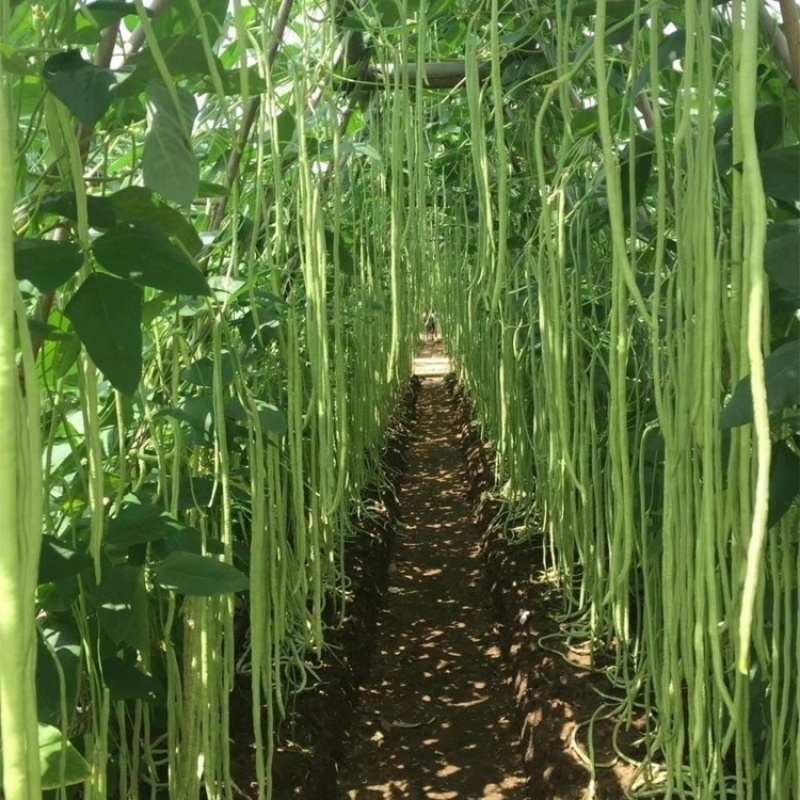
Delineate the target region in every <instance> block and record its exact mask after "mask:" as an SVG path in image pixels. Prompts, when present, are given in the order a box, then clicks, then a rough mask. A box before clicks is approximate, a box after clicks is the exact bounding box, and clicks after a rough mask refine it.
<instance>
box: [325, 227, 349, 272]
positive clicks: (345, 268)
mask: <svg viewBox="0 0 800 800" xmlns="http://www.w3.org/2000/svg"><path fill="white" fill-rule="evenodd" d="M335 240H336V237H335V236H334V233H333V231H330V230H326V231H325V246H326V248H327V251H328V258H329V259H330V262H331V263H334V258H335V256H337V255H338V257H339V269H340V270H341V271H342V272H343V273H344V274H345V275H352V274H353V271H354V269H355V265H354V264H353V252H352V250H351V249H350V248H349V247H348V246H347V242H345V240H344V239H343V238H342V237H341V236H340V237H339V246H338V248H336V249H334V243H335ZM336 251H338V252H336Z"/></svg>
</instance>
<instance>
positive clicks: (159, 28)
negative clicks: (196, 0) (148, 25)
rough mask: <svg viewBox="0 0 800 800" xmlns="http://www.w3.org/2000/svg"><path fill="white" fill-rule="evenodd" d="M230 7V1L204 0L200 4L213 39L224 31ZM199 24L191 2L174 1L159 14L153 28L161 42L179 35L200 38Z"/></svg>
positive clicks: (183, 0) (188, 0)
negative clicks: (224, 23)
mask: <svg viewBox="0 0 800 800" xmlns="http://www.w3.org/2000/svg"><path fill="white" fill-rule="evenodd" d="M228 5H229V3H228V0H203V2H202V4H200V6H199V8H200V9H202V13H203V20H204V22H205V24H206V28H207V29H208V31H209V32H210V33H211V35H212V37H213V36H214V35H219V33H220V32H221V31H222V30H223V27H222V24H223V22H224V20H225V14H226V12H227V10H228ZM198 23H199V20H198V19H197V16H196V14H195V11H194V8H193V7H192V2H191V0H172V2H171V3H169V5H168V6H166V7H165V9H164V11H163V13H161V14H159V15H158V17H157V18H156V19H155V21H154V23H153V27H154V28H155V32H156V34H157V35H158V38H159V40H161V39H162V38H164V37H168V36H173V35H175V34H179V33H189V34H191V36H194V37H198V35H199V33H200V31H199V29H198ZM212 43H213V41H212Z"/></svg>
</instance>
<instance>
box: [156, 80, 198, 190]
mask: <svg viewBox="0 0 800 800" xmlns="http://www.w3.org/2000/svg"><path fill="white" fill-rule="evenodd" d="M176 92H177V94H178V100H179V103H180V107H179V108H176V106H175V103H174V102H173V99H172V96H171V94H170V92H169V91H168V90H167V87H166V86H165V85H164V84H163V83H161V82H160V81H156V80H153V81H150V83H148V84H147V134H146V135H145V137H144V151H143V153H142V171H143V175H144V183H145V186H147V187H148V188H149V189H152V190H153V191H155V192H158V193H159V194H160V195H162V197H165V198H166V199H167V200H172V201H173V202H175V203H179V204H180V205H183V206H188V205H189V204H190V203H191V202H192V200H193V199H194V197H195V195H196V194H197V188H198V186H199V184H200V165H199V164H198V162H197V158H196V157H195V154H194V151H193V150H192V142H191V133H192V125H193V124H194V118H195V116H196V115H197V103H196V101H195V99H194V97H193V96H192V95H191V94H189V92H187V91H186V90H185V89H182V88H180V87H176Z"/></svg>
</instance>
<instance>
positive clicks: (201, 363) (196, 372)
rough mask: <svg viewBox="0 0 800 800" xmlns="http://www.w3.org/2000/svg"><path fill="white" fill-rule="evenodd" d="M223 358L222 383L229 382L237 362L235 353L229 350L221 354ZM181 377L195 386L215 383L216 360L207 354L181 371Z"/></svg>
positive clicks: (209, 385) (208, 385)
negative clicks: (235, 361)
mask: <svg viewBox="0 0 800 800" xmlns="http://www.w3.org/2000/svg"><path fill="white" fill-rule="evenodd" d="M221 359H222V383H223V384H225V385H227V384H229V383H230V382H231V381H232V380H233V377H234V375H235V369H236V367H235V364H234V360H233V355H232V354H231V353H228V352H224V353H222V354H221ZM181 378H182V379H183V380H185V381H187V382H188V383H191V384H193V385H194V386H207V387H211V386H213V385H214V360H213V359H212V358H211V357H209V356H205V357H204V358H199V359H198V360H197V361H195V362H193V363H192V364H190V365H189V366H188V367H186V369H184V370H182V371H181Z"/></svg>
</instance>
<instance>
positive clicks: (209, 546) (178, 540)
mask: <svg viewBox="0 0 800 800" xmlns="http://www.w3.org/2000/svg"><path fill="white" fill-rule="evenodd" d="M162 544H163V545H164V550H165V552H164V556H165V557H166V556H167V555H169V554H170V553H176V552H178V551H179V550H182V551H184V552H186V553H194V554H195V555H198V556H199V555H202V554H203V534H202V533H200V531H198V530H195V529H194V528H186V529H185V530H182V531H181V532H180V533H176V534H175V535H174V536H170V537H169V538H168V539H165V540H164V541H163V543H162ZM206 552H208V553H211V554H213V555H218V556H221V555H222V554H223V553H224V552H225V546H224V545H223V544H222V542H220V541H219V539H212V538H211V537H208V536H207V537H206Z"/></svg>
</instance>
